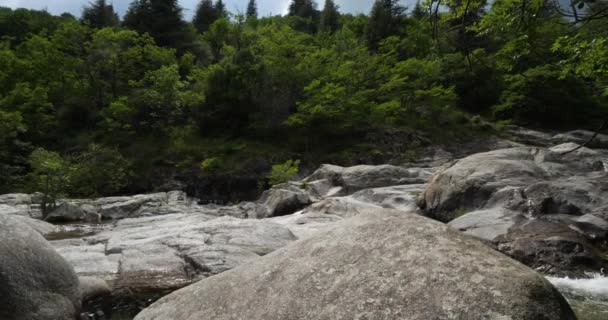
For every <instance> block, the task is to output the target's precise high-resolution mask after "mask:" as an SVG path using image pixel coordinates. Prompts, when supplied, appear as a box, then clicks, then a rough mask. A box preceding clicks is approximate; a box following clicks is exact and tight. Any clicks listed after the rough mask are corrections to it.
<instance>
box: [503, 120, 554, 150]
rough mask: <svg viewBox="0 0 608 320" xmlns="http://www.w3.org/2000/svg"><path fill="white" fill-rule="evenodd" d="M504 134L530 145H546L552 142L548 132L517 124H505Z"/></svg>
mask: <svg viewBox="0 0 608 320" xmlns="http://www.w3.org/2000/svg"><path fill="white" fill-rule="evenodd" d="M506 134H507V136H508V137H509V138H511V139H512V140H515V141H516V142H519V143H523V144H525V145H530V146H540V147H546V146H549V145H551V144H552V142H551V138H552V137H553V136H552V135H551V134H550V133H546V132H540V131H536V130H531V129H527V128H523V127H518V126H513V125H511V126H507V127H506Z"/></svg>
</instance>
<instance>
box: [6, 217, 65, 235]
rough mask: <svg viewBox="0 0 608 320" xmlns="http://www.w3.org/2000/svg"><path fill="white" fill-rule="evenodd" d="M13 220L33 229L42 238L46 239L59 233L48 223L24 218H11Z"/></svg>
mask: <svg viewBox="0 0 608 320" xmlns="http://www.w3.org/2000/svg"><path fill="white" fill-rule="evenodd" d="M13 219H15V220H19V221H20V222H22V223H24V224H26V225H28V226H29V227H30V228H32V229H34V230H35V231H36V232H38V233H40V234H41V235H42V236H43V237H46V236H48V235H50V234H53V233H56V232H58V231H59V228H58V227H57V226H55V225H52V224H50V223H48V222H44V221H41V220H38V219H32V218H28V217H25V216H19V215H16V216H13Z"/></svg>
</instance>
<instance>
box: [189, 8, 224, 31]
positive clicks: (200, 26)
mask: <svg viewBox="0 0 608 320" xmlns="http://www.w3.org/2000/svg"><path fill="white" fill-rule="evenodd" d="M217 19H218V14H217V12H216V11H215V6H214V5H213V1H212V0H202V1H201V2H200V3H199V4H198V7H197V8H196V13H195V15H194V19H193V20H192V23H193V24H194V26H195V27H196V30H198V32H207V31H209V28H210V27H211V25H212V24H213V23H214V22H215V20H217Z"/></svg>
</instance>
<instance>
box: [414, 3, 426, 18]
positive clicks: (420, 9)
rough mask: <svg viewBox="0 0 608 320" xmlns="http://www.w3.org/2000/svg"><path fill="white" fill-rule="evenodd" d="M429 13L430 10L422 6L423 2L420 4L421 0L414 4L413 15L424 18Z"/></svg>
mask: <svg viewBox="0 0 608 320" xmlns="http://www.w3.org/2000/svg"><path fill="white" fill-rule="evenodd" d="M428 15H429V14H428V12H427V11H426V10H425V9H424V7H422V4H420V0H418V1H416V6H414V10H412V17H414V18H416V19H422V18H424V17H427V16H428Z"/></svg>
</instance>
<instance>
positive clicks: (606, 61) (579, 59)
mask: <svg viewBox="0 0 608 320" xmlns="http://www.w3.org/2000/svg"><path fill="white" fill-rule="evenodd" d="M581 3H583V2H581ZM553 51H554V52H558V53H563V54H565V55H566V59H564V60H563V61H561V65H562V66H563V67H564V69H563V73H562V77H563V78H567V77H570V76H571V75H578V76H581V77H584V78H586V79H592V80H593V82H594V85H595V86H596V89H597V90H599V92H601V94H603V95H604V96H608V38H594V39H592V40H586V39H582V38H581V37H569V36H564V37H561V38H559V39H558V40H557V41H556V42H555V43H554V44H553Z"/></svg>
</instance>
